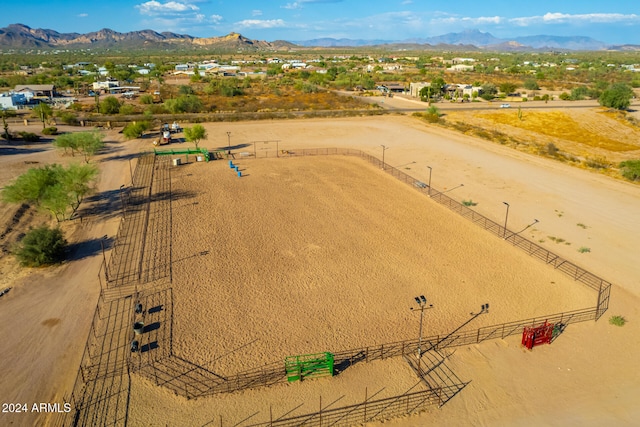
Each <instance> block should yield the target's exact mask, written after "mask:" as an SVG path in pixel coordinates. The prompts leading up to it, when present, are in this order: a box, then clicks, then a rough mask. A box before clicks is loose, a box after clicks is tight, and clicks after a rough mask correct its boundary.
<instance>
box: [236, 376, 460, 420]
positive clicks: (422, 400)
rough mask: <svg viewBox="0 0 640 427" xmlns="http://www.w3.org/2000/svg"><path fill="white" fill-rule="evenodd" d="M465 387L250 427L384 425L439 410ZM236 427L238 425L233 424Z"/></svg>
mask: <svg viewBox="0 0 640 427" xmlns="http://www.w3.org/2000/svg"><path fill="white" fill-rule="evenodd" d="M465 386H466V384H456V385H453V386H448V387H438V388H434V389H429V390H422V391H416V392H412V393H405V394H402V395H399V396H393V397H388V398H385V399H377V400H369V401H366V400H365V401H364V402H362V403H357V404H354V405H349V406H343V407H340V408H334V409H325V410H320V411H318V412H314V413H310V414H305V415H298V416H295V417H289V418H278V419H275V420H270V421H267V422H262V423H259V424H250V425H249V426H250V427H271V426H277V427H297V426H305V427H322V426H350V425H362V424H364V423H367V422H372V421H383V420H388V419H391V418H396V417H401V416H406V415H412V414H417V413H420V412H423V411H426V410H427V408H429V407H430V406H441V405H442V404H443V402H444V400H443V396H444V395H449V396H450V395H456V394H457V393H459V392H460V391H461V390H462V389H463V388H464V387H465ZM236 425H237V424H236Z"/></svg>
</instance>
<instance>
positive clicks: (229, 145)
mask: <svg viewBox="0 0 640 427" xmlns="http://www.w3.org/2000/svg"><path fill="white" fill-rule="evenodd" d="M227 154H231V132H227Z"/></svg>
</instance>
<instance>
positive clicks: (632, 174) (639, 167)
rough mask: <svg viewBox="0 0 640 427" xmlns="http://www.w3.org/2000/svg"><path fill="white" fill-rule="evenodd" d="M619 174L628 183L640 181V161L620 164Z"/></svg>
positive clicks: (628, 161)
mask: <svg viewBox="0 0 640 427" xmlns="http://www.w3.org/2000/svg"><path fill="white" fill-rule="evenodd" d="M620 173H621V174H622V176H623V177H625V178H626V179H628V180H629V181H640V160H627V161H625V162H622V163H620Z"/></svg>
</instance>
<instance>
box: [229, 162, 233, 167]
mask: <svg viewBox="0 0 640 427" xmlns="http://www.w3.org/2000/svg"><path fill="white" fill-rule="evenodd" d="M229 167H230V168H231V169H233V162H232V161H231V160H229Z"/></svg>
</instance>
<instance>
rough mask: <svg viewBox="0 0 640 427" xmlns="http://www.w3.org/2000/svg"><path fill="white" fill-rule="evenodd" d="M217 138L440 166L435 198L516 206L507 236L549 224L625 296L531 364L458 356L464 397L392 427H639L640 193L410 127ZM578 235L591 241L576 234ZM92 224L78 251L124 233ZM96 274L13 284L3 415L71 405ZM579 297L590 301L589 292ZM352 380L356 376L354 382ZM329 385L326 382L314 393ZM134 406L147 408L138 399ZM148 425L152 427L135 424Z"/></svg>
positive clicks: (296, 124)
mask: <svg viewBox="0 0 640 427" xmlns="http://www.w3.org/2000/svg"><path fill="white" fill-rule="evenodd" d="M207 128H208V131H209V135H210V136H209V140H208V141H205V142H204V143H203V144H202V145H204V146H207V147H209V148H222V149H224V148H226V147H227V134H226V132H231V138H232V139H231V141H232V146H239V147H242V148H237V150H236V151H244V150H246V151H248V152H250V151H252V150H251V148H252V144H253V143H254V141H266V140H271V141H275V140H278V141H279V142H278V145H279V149H283V150H290V149H291V150H295V149H297V148H301V147H318V146H327V147H332V146H336V147H352V148H359V149H362V150H364V151H367V152H369V153H371V154H373V155H376V156H378V157H382V147H380V145H381V144H384V145H385V146H387V147H389V148H388V150H386V152H385V157H386V161H387V162H388V163H389V164H391V165H393V166H396V167H399V168H401V169H403V170H407V173H409V174H411V175H413V176H415V177H417V178H419V179H422V180H423V181H425V182H427V180H428V179H429V169H427V166H431V167H432V168H433V176H432V181H433V186H434V188H437V189H440V190H446V189H451V188H454V187H456V186H458V185H459V184H460V183H464V187H461V188H457V189H455V190H453V191H451V192H450V195H451V196H452V197H454V198H456V199H459V200H462V199H473V201H474V202H476V203H478V205H477V206H476V209H477V210H478V211H479V212H481V213H483V214H484V215H486V216H489V217H491V218H492V219H495V220H496V221H503V220H504V219H505V205H503V204H502V202H503V201H507V202H508V203H510V212H509V217H508V222H509V227H510V228H512V229H514V230H519V229H520V228H523V227H524V226H526V225H527V224H529V223H531V221H532V219H534V218H535V219H538V220H539V221H540V222H539V223H538V224H536V226H535V229H531V230H530V234H528V235H530V236H532V238H534V239H535V240H538V241H540V240H544V242H543V243H542V244H543V245H545V246H547V247H549V248H551V249H552V250H553V251H555V252H557V253H560V254H561V255H563V256H565V257H567V258H569V259H571V260H573V261H574V262H576V263H577V264H579V265H582V266H584V267H587V268H588V269H589V270H590V271H592V272H594V273H595V274H598V275H600V276H602V277H604V278H606V279H607V280H610V281H612V282H613V283H614V284H615V285H616V286H615V287H614V289H613V292H612V302H611V305H610V310H609V312H607V313H606V314H605V316H604V318H603V319H601V320H600V321H599V322H597V323H596V322H594V323H584V324H579V325H572V326H571V327H570V328H568V329H567V331H566V332H565V334H563V335H562V336H561V338H560V339H558V340H557V341H556V342H554V344H553V345H551V346H545V347H540V348H536V349H535V350H534V351H532V352H529V351H524V350H522V349H521V347H520V345H519V339H518V338H517V337H511V338H508V339H506V340H501V341H493V342H489V343H484V344H482V345H477V346H470V347H468V348H465V349H458V350H457V351H456V352H455V353H454V354H453V355H452V356H451V357H450V358H449V360H450V361H451V363H452V365H453V366H454V368H455V369H456V373H457V374H458V375H459V376H460V377H461V378H463V379H467V380H471V383H470V385H469V386H468V387H467V389H465V390H464V391H463V393H462V394H460V395H459V396H457V397H456V398H454V399H453V400H452V401H451V402H450V403H449V404H447V405H445V406H444V407H443V408H441V409H439V410H433V411H430V412H429V413H426V414H424V415H421V416H418V417H411V418H407V419H404V420H398V421H396V422H394V423H391V424H389V425H398V426H400V425H402V426H414V425H425V424H427V423H433V424H440V425H469V424H470V425H541V424H542V425H563V426H564V425H593V426H596V425H637V424H638V423H639V422H640V413H639V411H638V409H637V408H638V407H637V405H636V402H637V399H638V397H640V374H639V372H638V370H637V369H635V363H636V359H637V357H636V355H635V353H636V352H637V351H638V350H639V349H640V338H638V337H640V334H639V332H640V331H639V326H638V322H637V319H638V314H639V313H638V310H639V309H638V307H640V305H639V304H638V297H639V296H640V265H639V264H638V263H637V244H636V242H637V241H638V237H640V236H638V233H639V231H638V229H637V218H638V217H640V193H639V190H638V187H637V186H634V185H631V184H628V183H624V182H621V181H615V180H613V179H611V178H607V177H604V176H600V175H597V174H594V173H590V172H588V171H584V170H577V169H572V168H570V167H569V166H566V165H563V164H559V163H555V162H553V161H551V160H547V159H541V158H536V157H533V156H530V155H527V154H524V153H519V152H515V151H513V150H510V149H508V148H506V147H501V146H496V145H492V144H489V143H487V142H484V141H481V140H476V139H472V138H468V137H460V136H456V135H455V134H452V133H449V132H446V131H442V130H439V129H433V128H429V127H428V126H427V125H425V124H423V123H419V122H417V121H415V120H414V119H411V118H408V117H402V116H398V117H382V118H381V117H376V118H354V119H332V120H313V121H305V120H300V121H286V122H247V123H232V124H231V123H223V124H210V125H207ZM273 145H274V143H273V142H271V143H268V144H267V143H264V142H255V150H256V152H257V153H260V155H262V154H267V153H268V154H269V156H270V157H271V156H272V155H274V154H275V149H273ZM118 148H123V149H124V147H118ZM127 149H128V148H127ZM127 149H124V151H122V152H121V153H124V152H125V151H126V150H127ZM35 155H38V154H37V153H25V154H14V155H8V156H2V157H0V162H1V163H2V166H3V168H4V167H5V165H8V164H12V163H15V162H22V161H24V160H25V159H29V158H30V157H28V156H35ZM21 156H27V157H21ZM114 157H115V158H114V159H113V160H114V161H112V162H106V163H104V164H103V165H102V168H103V169H104V170H103V174H102V175H101V180H100V182H99V189H104V190H106V189H111V190H113V189H116V188H117V187H119V185H120V184H122V183H125V181H126V179H125V177H126V174H125V172H126V171H127V169H128V165H127V163H126V158H123V157H119V156H114ZM248 162H249V161H247V163H248ZM197 166H200V165H197ZM249 173H250V174H251V172H249ZM247 178H251V176H249V177H247ZM406 190H407V191H409V189H406ZM400 191H404V190H400ZM578 223H580V224H584V225H586V226H587V228H582V227H578V226H577V224H578ZM90 224H91V225H89V226H87V227H86V228H83V229H82V230H81V231H80V232H79V233H80V234H77V237H76V238H78V239H79V240H80V241H81V240H83V239H86V238H91V237H94V236H96V237H97V236H102V235H104V234H109V235H113V234H115V230H116V226H117V224H116V222H114V221H111V222H110V221H106V220H104V221H101V220H99V219H96V221H95V222H91V223H90ZM82 233H86V234H82ZM549 236H553V237H560V238H563V239H564V240H565V242H569V243H571V244H570V245H567V244H565V243H562V244H556V243H553V242H552V241H551V240H550V239H549ZM497 243H500V242H497ZM580 246H587V247H589V248H590V249H591V252H589V253H578V252H577V248H579V247H580ZM492 249H494V248H492ZM198 250H200V249H199V248H198ZM515 256H516V257H517V256H518V255H515ZM99 261H100V260H99V257H98V256H97V255H95V254H94V255H92V256H87V257H83V258H82V259H80V260H78V261H74V262H73V263H69V264H67V265H64V266H62V267H59V268H57V269H53V270H46V271H39V272H35V273H33V274H32V275H30V276H28V277H26V278H23V279H19V280H16V282H15V283H13V284H12V285H13V286H14V289H13V290H12V292H11V293H9V294H8V295H6V296H4V297H2V300H0V307H1V308H0V324H1V325H3V326H2V328H1V329H0V341H1V342H3V346H2V348H1V349H0V359H1V360H2V363H3V367H4V369H5V374H3V380H2V381H1V382H0V396H2V402H6V403H8V402H23V401H24V402H27V403H33V402H38V401H45V402H55V401H60V399H61V398H62V396H63V395H64V394H66V393H68V392H69V390H70V388H71V385H72V383H73V379H74V378H75V374H76V371H77V366H78V364H79V360H80V356H81V354H82V348H83V345H84V340H85V338H86V335H87V331H88V327H89V322H90V319H91V316H92V314H93V305H94V304H95V300H96V298H97V294H98V292H99V284H98V283H97V279H96V275H97V270H98V267H99ZM576 286H579V285H576ZM576 289H577V290H578V292H580V290H579V287H578V288H576ZM412 290H413V289H412ZM14 291H15V292H14ZM425 292H426V291H425ZM403 301H404V300H403ZM613 314H619V315H623V316H625V318H627V319H628V323H627V324H626V325H625V326H624V327H622V328H617V327H614V326H611V325H609V324H608V323H607V321H606V319H607V318H608V316H609V315H613ZM49 319H60V320H59V321H56V320H49ZM43 355H46V356H43ZM383 363H386V362H383ZM361 366H363V368H366V367H367V366H365V365H361ZM394 366H395V365H393V364H391V365H384V366H382V367H381V366H378V365H376V366H371V369H372V370H376V369H380V370H381V372H384V371H385V370H387V369H388V370H389V371H391V372H390V373H391V375H392V376H395V375H396V374H397V375H398V377H399V378H404V377H403V375H404V374H402V372H406V368H405V371H403V368H402V367H401V366H397V367H394ZM352 372H354V373H355V372H356V371H355V368H354V371H352ZM366 375H367V374H366V373H363V374H362V375H358V378H359V379H360V380H362V377H365V376H366ZM345 378H346V373H345ZM145 381H146V380H144V379H142V378H138V379H135V378H134V380H133V382H132V391H140V390H148V389H149V387H148V384H144V382H145ZM326 381H327V380H318V383H317V384H320V383H321V382H323V383H324V382H326ZM339 381H343V379H342V378H341V379H339ZM402 383H403V384H410V380H408V379H403V380H402ZM307 384H312V385H313V383H312V382H308V383H307ZM362 386H363V384H362V383H358V384H357V386H355V387H354V390H352V391H351V393H352V394H362V391H361V390H362ZM318 387H320V386H319V385H318ZM333 387H334V385H331V386H329V387H328V388H329V391H325V389H324V388H321V387H320V388H318V389H317V390H316V391H315V392H311V394H313V393H318V394H322V396H323V398H325V399H327V401H331V400H333V399H335V398H337V397H334V398H333V399H332V398H330V397H328V395H329V394H333V393H332V392H331V391H330V390H331V389H333ZM373 388H375V386H373ZM277 392H278V390H274V397H273V399H274V401H277V400H278V398H279V397H278V393H277ZM251 393H253V392H251ZM338 393H340V392H338ZM248 394H249V393H242V394H239V395H234V396H228V397H224V398H222V400H221V401H222V402H224V401H226V400H228V399H240V401H242V398H243V397H244V396H248ZM135 396H138V397H140V393H136V395H135ZM238 396H240V397H238ZM283 396H286V395H285V394H283ZM338 397H339V396H338ZM148 398H149V400H147V399H146V398H145V399H144V402H140V401H137V400H135V398H134V400H132V405H131V408H130V413H131V418H130V419H131V422H132V423H133V424H136V425H147V422H145V421H144V419H145V418H144V416H143V415H144V414H145V413H147V411H151V410H152V409H153V407H152V406H150V405H149V406H145V405H140V403H148V402H150V401H152V400H153V399H155V398H157V399H158V402H159V403H157V404H156V405H160V402H166V403H171V402H173V404H175V405H176V406H174V407H175V408H180V407H181V405H183V404H184V403H185V402H184V400H183V399H182V398H179V397H177V396H174V395H173V394H171V393H170V392H168V391H167V390H163V389H156V390H154V391H153V392H151V393H150V394H149V396H148ZM259 400H260V399H257V398H254V400H253V401H254V402H255V401H259ZM314 400H315V399H314ZM246 401H247V402H252V400H250V399H247V400H246ZM230 405H231V404H230ZM305 405H308V406H306V407H309V408H310V410H312V409H311V408H313V407H314V405H313V404H312V403H308V404H307V403H305ZM291 406H295V405H291ZM229 407H230V408H234V406H232V405H231V406H229ZM186 408H189V411H186V412H185V411H183V410H180V409H176V410H175V411H176V417H177V418H178V419H181V420H182V421H181V422H180V423H176V424H177V425H193V424H194V422H199V421H201V420H205V421H204V422H207V421H211V420H214V419H215V418H216V416H217V413H216V412H215V411H214V410H213V409H211V408H210V407H209V406H208V405H207V404H206V400H202V401H200V400H197V401H195V403H191V404H190V405H188V406H186ZM198 408H199V409H198ZM265 410H266V409H265V407H262V408H256V409H255V410H253V411H250V413H247V414H246V415H242V414H237V415H238V419H239V420H241V419H242V418H244V417H248V416H249V415H251V414H252V413H254V412H256V411H265ZM193 411H195V412H193ZM137 414H140V415H141V418H137V417H136V415H137ZM180 414H184V417H183V418H182V417H181V416H180ZM35 420H37V415H34V414H29V415H24V414H13V415H11V414H0V423H1V424H9V423H15V424H16V425H33V424H34V422H35ZM136 420H137V421H136ZM204 422H203V423H204ZM236 422H237V421H236Z"/></svg>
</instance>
